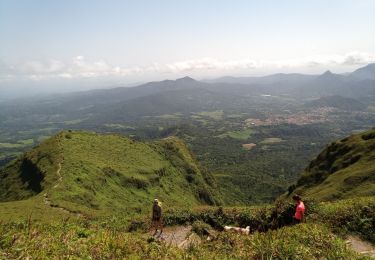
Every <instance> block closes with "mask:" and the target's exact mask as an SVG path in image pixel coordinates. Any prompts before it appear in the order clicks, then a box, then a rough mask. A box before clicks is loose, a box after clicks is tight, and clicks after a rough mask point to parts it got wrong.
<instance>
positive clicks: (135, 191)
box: [0, 131, 216, 215]
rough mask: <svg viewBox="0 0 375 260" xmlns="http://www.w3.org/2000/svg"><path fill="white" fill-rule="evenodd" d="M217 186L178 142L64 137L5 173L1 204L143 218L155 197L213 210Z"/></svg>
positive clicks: (41, 147)
mask: <svg viewBox="0 0 375 260" xmlns="http://www.w3.org/2000/svg"><path fill="white" fill-rule="evenodd" d="M214 185H215V183H214V181H213V179H212V177H211V176H210V175H209V174H208V173H207V172H206V171H205V170H204V169H202V168H201V167H200V166H199V165H198V164H197V162H196V161H195V159H194V158H193V157H192V155H191V153H190V152H189V150H188V149H187V148H186V146H185V144H184V143H183V142H182V141H181V140H179V139H178V138H174V137H170V138H166V139H163V140H159V141H154V142H149V143H144V142H136V141H133V140H131V139H128V138H125V137H122V136H119V135H100V134H96V133H92V132H80V131H64V132H60V133H59V134H57V135H55V136H53V137H51V138H50V139H48V140H46V141H44V142H43V143H41V144H40V145H38V146H37V147H35V148H34V149H32V150H30V151H28V152H26V153H24V154H23V155H22V156H21V157H19V158H18V159H16V160H14V161H12V162H11V163H9V164H8V165H7V166H6V167H4V168H3V169H1V171H0V201H2V202H8V203H9V202H13V201H15V202H18V201H19V200H24V201H29V205H31V204H37V203H36V202H39V203H42V201H43V200H41V198H42V197H44V203H45V204H47V205H50V206H52V207H57V208H60V209H63V210H65V211H70V212H79V213H83V214H85V213H86V214H87V213H89V214H93V215H98V214H100V215H110V214H112V213H113V212H124V213H126V212H138V213H141V212H143V210H144V209H146V208H147V209H148V208H149V205H150V203H151V202H152V200H153V198H155V197H158V198H160V200H161V201H162V202H163V203H165V204H167V205H173V206H174V207H178V206H184V207H186V206H193V205H201V204H215V203H216V199H215V198H214V196H213V194H214V192H213V186H214ZM37 206H39V207H40V206H41V205H37ZM34 210H35V209H34Z"/></svg>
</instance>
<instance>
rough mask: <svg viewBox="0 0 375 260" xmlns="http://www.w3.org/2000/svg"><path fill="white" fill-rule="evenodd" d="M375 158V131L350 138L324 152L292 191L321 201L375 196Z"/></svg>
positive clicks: (313, 162)
mask: <svg viewBox="0 0 375 260" xmlns="http://www.w3.org/2000/svg"><path fill="white" fill-rule="evenodd" d="M374 158H375V129H372V130H370V131H367V132H363V133H360V134H355V135H351V136H349V137H346V138H344V139H341V140H339V141H336V142H333V143H331V144H330V145H329V146H328V147H327V148H326V149H324V150H323V152H321V153H320V154H319V155H318V156H317V158H316V159H314V160H313V161H312V162H311V163H310V165H309V166H308V167H307V168H306V170H305V171H304V173H303V174H302V175H301V177H300V179H299V180H298V182H297V185H296V186H295V187H293V188H295V192H297V193H301V194H303V195H305V196H308V197H310V198H315V199H319V200H333V199H339V198H351V197H356V196H366V195H367V196H368V195H375V175H374V172H375V164H374ZM291 190H292V189H291Z"/></svg>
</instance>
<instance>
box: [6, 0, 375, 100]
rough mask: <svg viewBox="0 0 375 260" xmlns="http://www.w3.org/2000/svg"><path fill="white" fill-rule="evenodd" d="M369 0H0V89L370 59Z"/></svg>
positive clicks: (373, 21)
mask: <svg viewBox="0 0 375 260" xmlns="http://www.w3.org/2000/svg"><path fill="white" fill-rule="evenodd" d="M374 13H375V1H373V0H314V1H307V0H306V1H305V0H282V1H280V0H273V1H272V0H262V1H260V0H259V1H252V0H232V1H230V0H148V1H147V0H137V1H133V0H132V1H130V0H121V1H120V0H118V1H116V0H106V1H101V0H100V1H99V0H64V1H49V0H36V1H32V0H1V1H0V96H1V92H3V93H5V89H9V88H11V89H12V90H13V91H15V92H17V91H23V90H24V89H25V88H27V89H28V91H31V92H32V91H36V90H37V89H44V90H59V91H64V90H80V89H87V88H98V87H107V86H108V87H109V86H118V85H131V84H136V83H140V82H146V81H151V80H162V79H166V78H170V79H174V78H178V77H182V76H191V77H194V78H197V79H205V78H214V77H220V76H227V75H232V76H254V75H255V76H259V75H265V74H271V73H279V72H284V73H287V72H300V73H310V74H316V73H322V72H324V71H325V70H331V71H333V72H337V73H344V72H348V71H352V70H354V69H356V68H358V67H361V66H364V65H366V64H368V63H371V62H375V15H374Z"/></svg>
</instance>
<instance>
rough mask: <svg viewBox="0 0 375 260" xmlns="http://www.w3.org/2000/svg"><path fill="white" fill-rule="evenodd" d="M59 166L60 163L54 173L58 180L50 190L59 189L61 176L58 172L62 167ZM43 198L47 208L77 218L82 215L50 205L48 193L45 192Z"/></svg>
mask: <svg viewBox="0 0 375 260" xmlns="http://www.w3.org/2000/svg"><path fill="white" fill-rule="evenodd" d="M61 164H62V163H59V164H58V168H57V171H56V174H57V176H58V177H59V178H58V180H57V183H56V184H55V185H54V186H53V187H52V189H56V188H57V187H59V185H60V183H61V182H62V181H63V177H62V175H61V173H60V171H61V167H62V166H61ZM43 196H44V204H46V205H48V206H50V207H53V208H55V209H59V210H61V211H64V212H65V213H68V214H74V215H76V216H78V217H80V216H82V214H80V213H77V212H73V211H70V210H68V209H66V208H63V207H57V206H55V205H52V203H51V200H50V199H49V196H48V191H47V192H46V193H44V195H43Z"/></svg>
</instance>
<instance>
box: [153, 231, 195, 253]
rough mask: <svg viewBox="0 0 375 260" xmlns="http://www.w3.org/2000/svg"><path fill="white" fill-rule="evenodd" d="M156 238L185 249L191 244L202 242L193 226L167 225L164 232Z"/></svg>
mask: <svg viewBox="0 0 375 260" xmlns="http://www.w3.org/2000/svg"><path fill="white" fill-rule="evenodd" d="M155 238H156V239H158V240H161V241H163V242H164V243H166V244H167V245H169V246H176V247H179V248H185V249H186V248H188V247H189V246H191V245H197V244H199V243H201V239H200V237H199V236H198V235H196V234H195V233H193V232H191V226H173V227H165V228H164V231H163V234H162V235H160V236H156V237H155Z"/></svg>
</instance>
